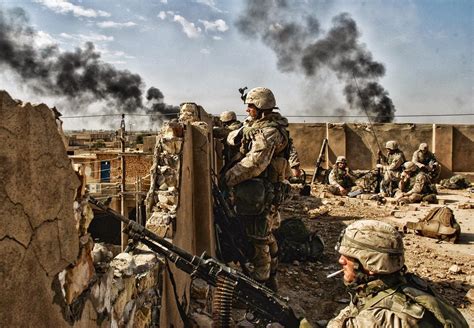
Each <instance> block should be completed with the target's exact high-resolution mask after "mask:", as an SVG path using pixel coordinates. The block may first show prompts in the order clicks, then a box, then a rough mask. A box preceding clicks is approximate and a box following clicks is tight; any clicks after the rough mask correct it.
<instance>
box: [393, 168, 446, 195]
mask: <svg viewBox="0 0 474 328" xmlns="http://www.w3.org/2000/svg"><path fill="white" fill-rule="evenodd" d="M398 187H399V189H398V190H397V192H396V194H395V197H396V198H397V200H398V202H399V203H419V202H421V201H425V202H428V203H437V202H438V200H437V198H436V187H435V186H434V185H433V184H432V183H431V180H430V177H429V176H428V174H426V173H425V172H423V171H420V170H419V169H418V167H417V166H416V164H415V163H413V162H406V163H405V164H404V170H403V173H402V175H401V178H400V182H399V185H398Z"/></svg>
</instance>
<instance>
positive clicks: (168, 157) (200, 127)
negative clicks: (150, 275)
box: [146, 103, 214, 327]
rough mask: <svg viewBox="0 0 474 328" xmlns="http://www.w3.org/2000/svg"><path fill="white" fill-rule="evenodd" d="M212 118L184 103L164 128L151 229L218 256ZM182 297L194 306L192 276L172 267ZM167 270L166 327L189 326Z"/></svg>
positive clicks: (158, 145)
mask: <svg viewBox="0 0 474 328" xmlns="http://www.w3.org/2000/svg"><path fill="white" fill-rule="evenodd" d="M210 122H211V117H210V116H209V115H208V114H207V113H206V112H205V111H204V110H203V108H202V107H200V106H198V105H196V104H194V103H184V104H182V106H181V110H180V117H179V120H178V121H171V122H168V123H167V124H166V125H165V126H164V127H163V128H162V129H161V131H160V133H159V135H158V138H157V142H156V146H155V152H154V163H153V167H152V170H151V186H150V191H149V193H148V195H147V199H146V205H147V214H148V215H147V217H149V219H148V220H147V228H148V229H150V230H152V231H154V232H155V233H156V234H158V235H159V236H162V237H165V236H166V237H168V238H170V239H171V240H172V242H173V244H175V245H176V246H178V247H180V248H182V249H184V250H186V251H188V252H189V253H191V254H201V253H202V252H203V251H206V252H207V253H208V254H210V255H213V254H214V231H213V224H212V207H211V199H210V197H211V187H210V184H211V175H210V174H211V173H210V172H211V168H212V165H213V158H212V154H213V140H212V136H211V124H210ZM169 272H171V274H172V275H173V278H174V280H175V283H176V284H175V285H176V294H177V295H178V299H179V301H180V302H182V303H183V306H184V307H185V308H187V307H188V306H189V304H190V289H191V278H190V276H189V275H188V274H186V273H184V272H182V271H180V270H178V269H176V268H175V267H174V265H171V266H170V271H169ZM169 272H168V271H166V270H165V272H164V280H163V292H162V303H161V315H160V327H171V326H173V327H183V326H184V324H183V322H182V320H181V318H180V315H179V312H178V309H177V304H176V299H175V294H174V293H175V292H174V290H173V288H174V287H173V284H172V283H171V278H170V274H169Z"/></svg>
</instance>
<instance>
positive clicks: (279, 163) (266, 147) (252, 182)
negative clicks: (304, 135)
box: [225, 87, 291, 289]
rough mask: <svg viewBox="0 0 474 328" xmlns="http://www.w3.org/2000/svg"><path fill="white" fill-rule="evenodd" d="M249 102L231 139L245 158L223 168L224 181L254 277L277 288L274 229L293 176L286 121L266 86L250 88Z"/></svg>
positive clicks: (230, 134)
mask: <svg viewBox="0 0 474 328" xmlns="http://www.w3.org/2000/svg"><path fill="white" fill-rule="evenodd" d="M245 103H246V104H247V105H248V107H247V113H248V114H249V117H248V118H247V119H246V121H245V122H244V126H243V127H242V128H241V129H239V130H236V131H232V132H231V133H229V136H228V138H227V141H228V143H229V144H230V145H240V147H241V153H242V158H241V160H239V161H237V162H236V163H235V164H234V165H233V166H232V167H231V168H229V169H228V171H227V172H226V173H225V182H226V184H227V186H228V187H231V190H232V197H231V198H232V200H233V205H234V208H235V209H236V212H237V215H238V216H239V218H240V219H241V220H242V222H243V224H244V227H245V230H246V232H247V235H248V238H249V241H250V243H251V245H252V248H253V253H252V254H250V260H251V262H252V264H253V266H254V268H253V278H254V279H255V280H257V281H260V282H266V283H267V285H268V286H269V287H271V288H273V289H276V288H277V284H276V269H277V251H278V246H277V244H276V241H275V238H274V236H273V234H272V230H273V229H275V228H277V227H278V225H279V212H278V207H279V205H280V204H281V202H282V200H283V198H284V194H285V188H287V187H286V186H287V180H286V179H287V178H288V177H289V176H290V175H291V171H290V166H289V163H288V158H289V152H290V151H289V134H288V131H287V130H286V128H287V127H288V120H287V119H286V118H284V117H283V116H281V115H280V114H279V113H277V112H274V111H273V109H274V108H276V107H275V106H276V102H275V97H274V95H273V93H272V92H271V90H269V89H267V88H262V87H258V88H254V89H252V90H250V91H249V93H248V94H247V97H246V100H245Z"/></svg>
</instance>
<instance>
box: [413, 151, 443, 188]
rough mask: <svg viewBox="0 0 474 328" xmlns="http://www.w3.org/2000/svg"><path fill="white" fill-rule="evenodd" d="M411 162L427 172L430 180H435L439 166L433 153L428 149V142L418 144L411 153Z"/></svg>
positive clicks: (439, 169)
mask: <svg viewBox="0 0 474 328" xmlns="http://www.w3.org/2000/svg"><path fill="white" fill-rule="evenodd" d="M411 161H412V162H413V163H415V164H416V166H418V168H419V169H420V170H422V171H425V172H427V173H428V174H429V176H430V178H431V181H433V182H436V181H437V180H438V178H439V174H440V173H441V166H440V165H439V163H438V161H437V160H436V157H435V155H434V154H433V153H432V152H430V151H429V149H428V144H427V143H425V142H423V143H421V144H420V146H419V147H418V149H417V150H415V152H414V153H413V157H412V159H411Z"/></svg>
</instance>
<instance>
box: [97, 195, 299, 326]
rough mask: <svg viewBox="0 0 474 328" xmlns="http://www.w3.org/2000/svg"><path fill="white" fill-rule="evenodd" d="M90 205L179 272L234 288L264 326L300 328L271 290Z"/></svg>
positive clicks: (98, 203)
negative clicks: (108, 215) (117, 221)
mask: <svg viewBox="0 0 474 328" xmlns="http://www.w3.org/2000/svg"><path fill="white" fill-rule="evenodd" d="M89 202H90V203H91V204H93V205H95V206H97V207H98V208H100V209H101V210H103V211H105V212H106V213H108V214H110V215H111V216H113V217H114V218H115V219H118V220H120V221H122V222H123V223H124V224H125V225H126V228H125V230H126V232H127V234H128V235H129V237H130V238H132V239H133V240H135V241H140V242H141V243H142V244H144V245H146V246H148V247H149V248H150V249H151V250H153V251H154V252H156V253H158V254H160V255H162V256H164V257H165V258H167V259H168V260H169V261H171V262H173V263H174V264H175V265H176V267H177V268H178V269H180V270H182V271H184V272H186V273H188V274H189V275H191V276H192V277H198V278H201V279H203V280H204V281H206V282H207V283H208V284H209V285H211V286H214V287H218V288H219V281H226V282H227V286H230V288H232V290H231V292H232V295H233V298H235V299H237V300H238V301H240V302H241V303H244V304H245V305H246V306H247V307H248V308H249V309H251V311H252V312H253V313H254V314H255V315H256V316H257V317H258V318H261V319H262V320H264V321H265V322H278V323H280V324H282V325H283V326H284V327H290V328H291V327H299V322H300V320H299V319H298V318H297V317H296V315H295V314H294V312H293V310H292V309H291V307H290V306H289V305H288V304H287V302H286V301H285V300H284V299H282V298H281V297H279V296H278V295H277V294H275V293H274V292H273V291H272V290H270V289H269V288H267V287H265V286H263V285H261V284H259V283H258V282H256V281H254V280H252V279H251V278H249V277H247V276H246V275H244V274H243V273H241V272H240V271H237V270H235V269H232V268H230V267H228V266H226V265H224V264H222V263H220V262H218V261H217V260H216V259H214V258H212V257H210V256H208V255H206V254H205V253H204V254H202V255H201V256H196V255H192V254H190V253H188V252H186V251H185V250H183V249H181V248H179V247H177V246H175V245H173V244H172V243H170V242H168V241H167V240H165V239H164V238H161V237H159V236H158V235H156V234H154V233H153V232H151V231H150V230H148V229H146V228H145V227H144V226H142V225H140V224H138V223H136V222H135V221H131V220H129V219H127V218H126V217H124V216H122V215H121V214H119V213H118V212H116V211H114V210H112V209H110V208H108V207H107V206H105V205H104V204H102V203H101V202H99V201H97V200H96V199H94V198H92V197H89ZM224 292H228V291H227V290H226V291H224Z"/></svg>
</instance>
